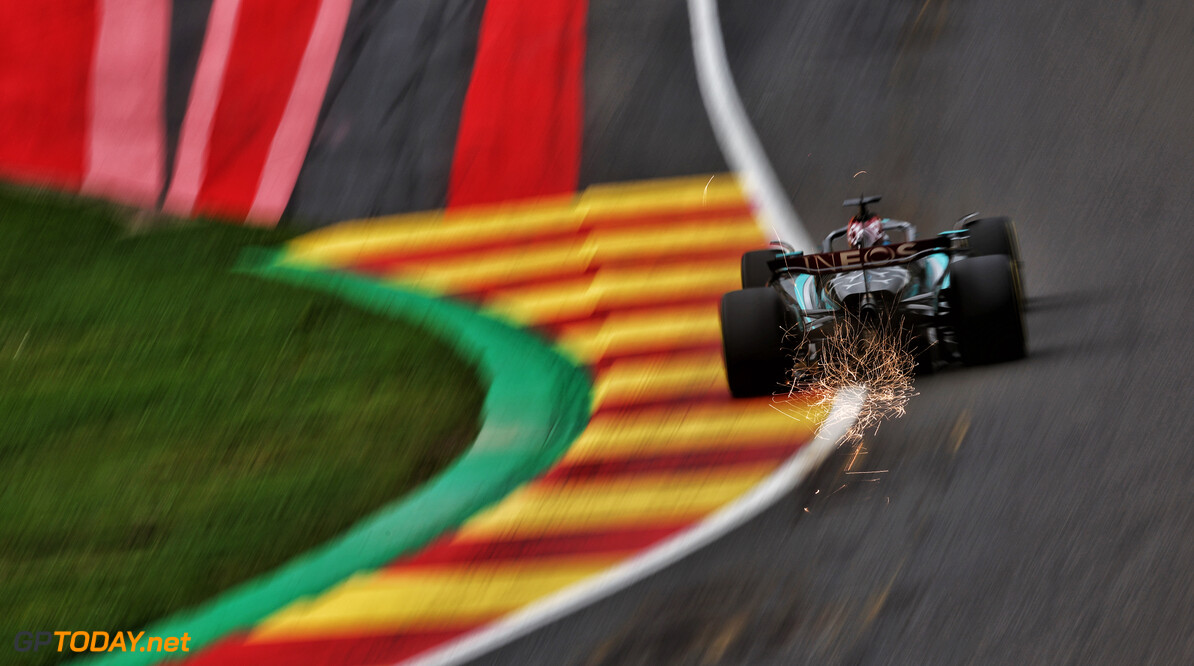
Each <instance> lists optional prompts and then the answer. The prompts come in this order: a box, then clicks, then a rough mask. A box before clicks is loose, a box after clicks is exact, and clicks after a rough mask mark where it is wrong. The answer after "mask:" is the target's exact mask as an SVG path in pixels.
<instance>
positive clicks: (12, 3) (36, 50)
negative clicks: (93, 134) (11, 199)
mask: <svg viewBox="0 0 1194 666" xmlns="http://www.w3.org/2000/svg"><path fill="white" fill-rule="evenodd" d="M97 22H98V19H97V8H96V0H4V1H3V2H0V176H3V177H5V178H11V179H13V180H18V181H24V182H32V183H45V184H49V185H57V186H60V187H67V188H71V189H74V188H77V187H78V186H79V184H80V183H81V182H82V179H83V166H84V159H85V155H86V146H87V126H88V114H89V109H88V103H87V101H88V97H89V94H88V92H89V87H90V81H91V71H92V67H91V57H92V52H93V51H94V48H95V36H96V31H97Z"/></svg>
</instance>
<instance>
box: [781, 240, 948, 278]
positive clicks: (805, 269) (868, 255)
mask: <svg viewBox="0 0 1194 666" xmlns="http://www.w3.org/2000/svg"><path fill="white" fill-rule="evenodd" d="M966 247H967V245H966V240H965V237H963V236H961V235H953V234H951V235H948V236H936V237H933V238H926V239H925V240H920V241H907V242H904V243H893V244H891V245H875V246H873V247H864V248H858V249H852V250H843V251H841V252H822V253H820V254H801V253H785V254H781V255H779V256H778V257H776V258H775V259H772V260H771V261H769V262H767V267H768V268H770V269H771V273H772V275H777V276H779V275H790V274H794V273H804V274H807V275H827V274H830V273H845V272H848V271H857V270H861V269H864V268H883V267H885V266H897V265H899V264H907V263H911V262H913V261H917V260H920V259H923V258H925V257H927V256H928V255H930V254H936V253H938V252H945V253H949V254H953V253H956V252H960V251H964V250H966Z"/></svg>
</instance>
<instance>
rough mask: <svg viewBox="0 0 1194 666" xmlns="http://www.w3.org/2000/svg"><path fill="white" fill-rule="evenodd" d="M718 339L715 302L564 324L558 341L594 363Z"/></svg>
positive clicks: (719, 325)
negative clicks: (606, 358)
mask: <svg viewBox="0 0 1194 666" xmlns="http://www.w3.org/2000/svg"><path fill="white" fill-rule="evenodd" d="M720 341H721V321H720V319H719V318H718V314H717V305H716V304H715V303H711V304H708V305H699V306H684V307H667V308H659V309H657V310H653V311H650V312H637V311H630V312H614V313H611V314H610V316H609V317H608V318H606V319H605V321H603V322H598V323H583V324H576V325H574V326H565V327H563V330H562V331H561V333H560V336H559V344H560V346H561V347H563V348H565V349H566V350H568V351H569V352H570V353H571V354H572V355H573V356H574V357H575V358H578V359H581V360H583V361H585V362H588V363H594V362H596V361H598V360H600V359H601V358H602V357H604V356H621V355H626V354H641V353H649V352H662V351H668V350H671V349H682V348H684V347H696V346H700V345H713V344H717V343H719V342H720Z"/></svg>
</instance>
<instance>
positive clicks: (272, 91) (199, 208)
mask: <svg viewBox="0 0 1194 666" xmlns="http://www.w3.org/2000/svg"><path fill="white" fill-rule="evenodd" d="M319 6H320V0H292V1H291V2H286V3H278V2H273V1H270V0H243V1H242V3H241V7H240V15H239V17H238V19H237V26H236V34H235V36H234V37H233V42H232V48H231V51H230V52H229V55H228V64H227V68H226V69H225V71H224V78H223V86H222V87H221V93H220V101H219V105H218V106H217V107H216V112H215V117H214V118H213V120H212V126H211V139H210V142H209V143H208V153H207V167H206V172H205V177H204V181H203V185H202V187H201V188H200V190H199V196H198V199H197V201H196V205H195V211H196V212H203V213H211V214H215V215H221V216H226V217H234V218H240V217H244V215H245V213H246V212H248V210H249V207H250V206H251V205H252V203H253V199H254V197H255V196H256V194H257V187H258V183H259V182H260V179H261V171H262V167H263V166H264V164H265V161H266V157H267V155H268V153H269V149H270V144H271V143H272V142H273V139H274V134H275V133H276V132H277V129H278V124H279V122H280V121H281V119H282V115H283V113H284V112H285V110H286V104H287V102H288V101H289V100H290V95H291V91H292V90H293V88H294V82H295V77H296V76H297V74H298V70H299V64H300V62H301V60H302V57H303V53H304V52H305V51H306V49H307V43H308V41H309V37H310V35H311V31H312V28H313V26H314V23H315V16H316V13H317V12H318V10H319Z"/></svg>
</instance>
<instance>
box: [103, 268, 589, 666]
mask: <svg viewBox="0 0 1194 666" xmlns="http://www.w3.org/2000/svg"><path fill="white" fill-rule="evenodd" d="M281 256H282V255H281V253H273V252H270V253H262V254H260V255H257V256H255V257H252V258H249V260H248V261H246V262H245V264H246V265H245V266H244V267H243V268H242V270H245V271H247V272H251V273H254V274H257V275H261V276H264V277H268V278H271V279H275V280H280V281H282V282H287V283H290V284H294V285H299V286H302V287H307V288H311V289H319V290H323V291H328V292H332V293H334V294H336V295H337V296H339V297H341V298H343V299H345V300H346V301H348V302H351V303H354V304H356V305H358V306H360V307H362V308H365V309H367V310H370V311H373V312H377V313H380V314H383V315H386V316H390V317H398V318H402V319H406V320H409V321H416V322H418V323H420V324H421V325H423V326H425V327H427V328H429V329H431V330H433V331H435V332H436V333H438V334H441V335H442V336H443V337H444V338H445V339H446V340H448V341H449V342H450V343H452V344H453V345H454V346H455V347H456V348H457V350H458V351H459V352H460V353H462V354H463V355H465V356H466V357H467V358H469V360H472V361H475V362H476V363H477V364H478V366H479V369H480V372H481V374H482V375H483V376H484V377H486V378H487V379H488V380H489V381H490V385H489V392H488V394H487V395H486V398H485V403H484V406H483V408H482V410H483V411H482V414H483V418H484V422H483V425H482V426H481V432H480V433H479V434H478V435H477V440H476V441H475V442H474V443H473V446H472V447H471V448H470V449H469V450H468V452H466V453H465V454H464V455H463V456H461V457H460V459H458V460H457V461H456V462H454V463H453V464H452V466H451V467H449V468H448V469H447V470H445V471H443V472H442V473H441V474H440V475H439V476H437V477H436V478H434V479H432V480H431V481H429V482H428V483H427V484H426V485H424V486H422V487H420V488H419V489H417V490H415V491H414V492H412V493H410V494H409V495H407V496H406V497H404V498H402V499H400V500H398V501H396V502H394V503H392V504H390V505H388V506H386V507H383V508H382V509H380V510H378V511H377V512H375V513H374V514H372V515H370V516H368V517H366V518H364V519H363V520H361V521H360V522H358V523H357V524H356V525H355V526H353V527H352V528H351V529H350V530H349V531H348V532H347V533H345V534H344V535H342V536H341V537H339V538H337V539H336V540H334V541H332V542H331V543H328V544H326V545H324V546H321V547H319V548H317V549H315V550H313V551H311V552H308V553H305V554H303V555H300V556H299V557H297V558H295V559H294V560H291V561H290V562H288V563H287V564H285V565H283V566H282V567H281V568H279V569H278V570H276V571H274V572H272V573H269V574H266V575H265V576H262V577H259V578H257V579H255V580H252V581H249V582H247V583H245V584H243V585H240V586H238V587H236V588H234V589H232V590H230V591H228V592H225V593H224V594H222V595H221V596H219V597H217V598H216V599H214V600H212V601H211V602H208V603H207V604H205V605H203V606H200V607H198V608H195V609H192V610H188V611H184V612H181V613H177V614H175V615H173V616H171V617H168V618H166V619H164V620H162V621H161V622H159V623H157V624H155V625H153V626H150V627H148V628H147V629H146V633H145V635H146V636H172V635H173V636H181V635H182V634H183V633H184V632H186V633H188V634H189V635H190V636H191V642H190V647H191V652H190V653H187V654H184V653H182V652H175V653H173V654H169V653H146V652H129V653H122V652H115V653H109V654H106V655H103V656H100V657H98V658H97V659H95V660H94V662H93V663H96V664H119V665H121V666H131V665H134V664H151V663H156V662H160V661H162V660H163V659H170V658H175V659H177V658H181V657H184V656H188V655H193V654H194V653H195V652H194V651H195V650H196V649H199V648H202V647H204V646H207V645H210V644H212V643H213V642H215V641H217V640H219V639H220V638H222V637H224V636H227V635H228V634H230V633H232V632H235V631H238V630H244V629H247V628H249V627H252V626H253V625H255V624H256V623H257V622H258V621H260V620H261V619H263V618H265V617H266V616H268V615H269V614H271V613H273V612H274V611H276V610H278V609H280V608H282V607H284V606H286V605H288V604H290V603H291V602H293V601H296V600H298V599H301V598H303V597H310V596H313V595H317V594H319V593H321V592H323V591H325V590H327V589H328V588H330V587H332V586H333V585H335V584H337V583H339V582H341V581H343V580H345V579H346V578H348V577H350V576H352V575H353V574H355V573H357V572H359V571H368V570H371V569H376V568H378V567H381V566H383V565H385V564H387V563H388V562H390V561H391V560H393V559H394V558H395V557H397V556H399V555H402V554H404V553H409V552H411V551H413V550H415V549H417V548H419V547H421V546H423V545H425V544H426V543H428V542H429V541H431V540H432V539H434V538H435V537H436V536H438V535H440V534H441V533H443V532H444V531H445V530H449V529H451V528H454V527H457V526H459V525H460V524H461V523H463V522H464V521H465V520H467V519H468V517H469V516H472V515H473V514H475V513H476V512H478V511H479V510H481V509H482V508H484V507H486V506H488V505H490V504H493V503H494V502H496V501H498V500H500V499H501V498H503V497H505V496H506V495H507V494H509V492H510V491H511V490H513V489H515V488H516V487H518V486H520V485H522V484H523V483H524V482H526V481H528V480H530V479H531V478H532V477H534V476H535V475H536V474H538V473H539V472H542V471H543V470H545V469H547V468H548V467H549V466H550V465H551V464H552V463H554V462H555V461H556V460H557V459H558V458H559V457H560V456H561V455H562V454H563V453H564V451H566V450H567V448H568V446H569V445H570V444H571V443H572V442H573V440H575V439H576V437H577V436H578V435H579V434H580V433H581V431H582V430H584V428H585V425H586V424H587V423H588V419H589V405H590V404H591V396H590V391H591V383H590V381H589V375H588V372H587V371H586V370H584V369H583V368H582V367H580V366H578V365H577V364H575V363H573V362H571V361H569V360H567V359H566V358H565V357H564V356H562V355H560V354H559V353H557V352H556V351H554V350H552V349H551V348H550V347H549V346H548V345H547V344H545V341H543V340H541V339H539V338H537V337H535V335H533V334H532V333H530V332H528V331H525V330H521V329H518V328H515V327H513V326H511V325H508V324H506V323H503V322H501V321H498V320H497V319H494V318H491V317H487V316H485V315H482V314H480V313H478V312H477V311H475V310H473V309H471V308H469V307H466V306H464V305H462V304H460V303H456V302H452V301H448V300H444V299H437V298H432V297H429V296H426V295H423V294H419V293H417V292H414V291H410V290H406V289H402V288H398V287H394V286H391V285H388V284H384V285H383V284H380V283H377V282H374V281H371V280H367V279H365V278H361V277H357V276H353V275H348V274H345V273H337V272H333V271H327V270H319V269H314V268H307V267H297V266H292V265H287V264H285V263H284V262H283V261H282V260H281ZM346 445H348V446H351V444H349V443H346Z"/></svg>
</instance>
